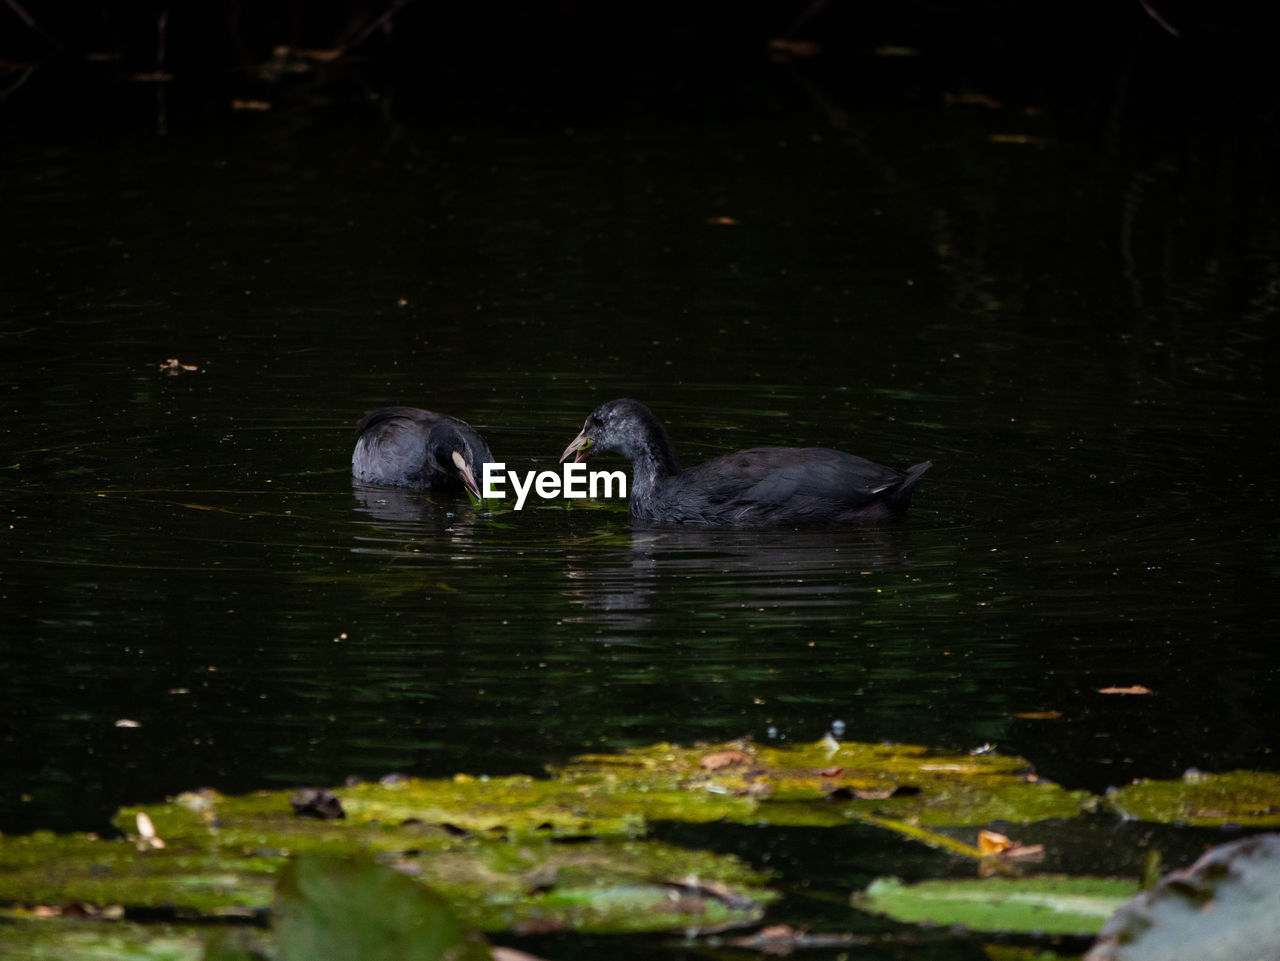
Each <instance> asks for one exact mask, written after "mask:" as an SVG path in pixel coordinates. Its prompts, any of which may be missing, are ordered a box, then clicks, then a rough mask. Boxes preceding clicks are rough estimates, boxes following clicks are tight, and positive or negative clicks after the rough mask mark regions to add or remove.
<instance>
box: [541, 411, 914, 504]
mask: <svg viewBox="0 0 1280 961" xmlns="http://www.w3.org/2000/svg"><path fill="white" fill-rule="evenodd" d="M603 451H613V452H615V453H618V454H621V455H622V456H623V457H625V458H626V459H627V460H629V461H630V462H631V487H630V492H629V494H628V499H629V500H630V503H631V513H632V514H634V515H635V516H636V517H638V518H641V519H644V520H651V521H662V522H671V523H683V524H710V525H717V526H722V527H812V526H839V525H854V524H874V523H878V522H882V521H888V520H893V519H896V518H898V517H901V516H902V515H903V514H904V513H905V512H906V510H907V506H908V505H909V504H910V503H911V495H912V493H913V492H914V490H915V486H916V484H917V483H918V482H919V480H920V477H921V475H923V474H924V472H925V471H927V470H928V469H929V468H930V467H932V466H933V465H932V463H931V462H930V461H924V462H923V463H920V464H916V465H915V466H914V467H912V468H909V469H908V470H906V471H899V470H895V469H894V468H892V467H884V466H882V465H880V464H875V463H872V462H871V461H869V460H864V459H863V458H861V457H855V456H854V455H853V454H846V453H844V452H843V451H838V450H831V449H829V448H826V447H756V448H752V449H751V450H741V451H737V452H736V453H733V454H725V455H724V456H723V457H717V458H715V459H713V460H709V461H706V462H705V463H702V464H698V465H697V466H696V467H690V468H688V469H686V470H682V469H681V468H680V462H679V461H678V460H677V459H676V453H675V449H674V448H673V447H672V446H671V441H670V439H668V437H667V432H666V429H665V428H664V427H663V426H662V424H661V423H660V422H659V421H658V419H657V418H656V417H654V415H653V413H652V412H651V411H650V410H649V408H647V407H646V406H645V405H644V404H642V403H640V402H639V401H636V400H630V399H628V398H622V399H619V400H611V401H609V402H608V403H607V404H602V405H601V406H599V407H597V408H596V409H595V410H594V411H592V412H591V414H590V416H588V417H587V420H586V423H585V424H583V426H582V432H581V433H579V434H578V436H577V437H575V438H574V439H573V441H572V442H571V443H570V444H569V446H568V447H567V448H565V452H564V454H563V455H561V457H560V461H561V462H562V463H563V462H564V461H565V460H567V459H568V458H569V457H570V456H572V457H573V459H574V461H575V462H581V461H585V460H586V459H587V458H588V457H591V456H593V455H595V454H598V453H601V452H603Z"/></svg>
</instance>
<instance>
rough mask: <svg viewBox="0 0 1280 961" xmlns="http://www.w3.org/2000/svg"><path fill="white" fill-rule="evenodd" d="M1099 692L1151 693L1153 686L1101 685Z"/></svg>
mask: <svg viewBox="0 0 1280 961" xmlns="http://www.w3.org/2000/svg"><path fill="white" fill-rule="evenodd" d="M1098 693H1099V694H1150V693H1151V688H1149V687H1143V686H1142V685H1141V684H1134V685H1132V686H1131V687H1100V688H1098Z"/></svg>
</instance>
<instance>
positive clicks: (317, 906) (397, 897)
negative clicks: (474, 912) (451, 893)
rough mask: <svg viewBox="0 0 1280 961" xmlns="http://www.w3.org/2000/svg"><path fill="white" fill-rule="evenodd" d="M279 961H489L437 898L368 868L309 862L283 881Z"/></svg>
mask: <svg viewBox="0 0 1280 961" xmlns="http://www.w3.org/2000/svg"><path fill="white" fill-rule="evenodd" d="M273 929H274V931H275V936H276V945H277V951H278V955H279V958H280V961H350V959H354V958H359V959H360V961H442V959H449V961H490V954H489V948H488V946H487V945H486V944H485V943H484V940H483V939H482V938H481V937H480V936H479V935H477V934H475V933H474V932H472V931H469V930H467V928H466V927H465V926H464V925H463V924H462V923H461V922H460V921H459V920H458V918H457V917H456V916H455V915H454V913H453V912H452V911H451V910H450V908H449V906H448V905H447V904H446V903H445V902H444V900H443V899H441V898H440V896H439V895H437V894H436V893H435V892H433V891H430V890H428V889H427V888H425V887H423V886H422V885H420V884H415V883H414V882H413V881H411V880H409V879H408V878H406V877H404V876H403V875H401V874H398V873H396V872H395V871H393V870H391V869H390V868H388V867H386V866H384V865H381V864H376V863H374V862H373V861H372V860H368V859H364V858H352V857H335V856H331V855H322V854H306V855H302V856H301V857H299V858H297V859H296V860H294V861H292V862H291V863H290V864H289V866H288V867H287V868H285V870H284V871H282V872H281V874H280V881H279V884H278V885H277V888H276V899H275V911H274V922H273Z"/></svg>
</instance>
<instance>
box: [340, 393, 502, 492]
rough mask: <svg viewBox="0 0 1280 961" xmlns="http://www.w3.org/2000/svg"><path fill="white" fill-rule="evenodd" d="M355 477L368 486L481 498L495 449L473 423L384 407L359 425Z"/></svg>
mask: <svg viewBox="0 0 1280 961" xmlns="http://www.w3.org/2000/svg"><path fill="white" fill-rule="evenodd" d="M356 430H357V431H359V434H360V436H359V438H357V440H356V449H355V451H354V452H353V453H352V454H351V476H352V477H354V478H355V479H356V480H357V481H360V482H362V483H365V484H377V485H381V486H386V487H410V488H413V489H415V490H426V489H428V488H432V489H436V490H461V489H462V488H464V487H465V488H466V489H467V490H469V491H470V492H471V493H472V494H474V495H475V496H476V497H479V496H480V485H479V483H478V482H477V481H476V478H477V477H478V476H482V475H483V472H484V465H485V463H486V462H489V461H492V460H493V454H492V453H490V451H489V445H488V444H486V443H485V442H484V438H483V437H481V436H480V435H479V434H478V433H477V432H476V430H475V429H474V428H473V427H471V426H470V425H469V424H466V423H464V422H463V421H460V420H458V419H457V418H456V417H450V416H448V415H447V414H437V413H435V412H434V411H430V410H422V409H420V408H418V407H381V408H379V409H378V410H371V411H369V413H367V414H365V415H364V417H362V418H360V422H359V423H357V424H356Z"/></svg>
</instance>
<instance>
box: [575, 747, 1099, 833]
mask: <svg viewBox="0 0 1280 961" xmlns="http://www.w3.org/2000/svg"><path fill="white" fill-rule="evenodd" d="M555 773H556V775H557V777H558V778H559V779H560V780H561V781H565V782H568V783H572V784H575V785H578V786H579V787H580V788H583V789H584V790H599V789H600V788H601V786H602V785H607V786H608V787H609V788H610V791H609V793H610V794H612V796H614V797H618V798H623V797H625V798H626V799H627V800H628V802H629V803H631V804H633V805H638V806H639V809H640V810H642V811H643V812H644V813H645V816H646V817H648V818H649V819H650V820H662V819H669V820H680V821H699V820H711V819H725V820H730V821H735V822H740V823H755V824H779V825H794V826H811V827H822V826H836V825H839V824H845V823H849V822H850V821H855V820H858V819H859V818H860V817H863V816H871V815H879V816H883V817H889V818H894V819H898V820H907V819H910V820H912V821H914V822H916V823H919V824H928V825H934V826H942V825H952V826H963V825H968V826H975V825H980V824H987V823H989V822H991V821H997V820H1002V821H1011V822H1016V823H1027V822H1032V821H1040V820H1046V819H1049V818H1070V817H1075V816H1076V815H1078V814H1079V813H1080V811H1081V810H1082V809H1083V808H1086V807H1089V806H1091V805H1092V804H1093V803H1094V801H1095V799H1094V798H1093V796H1092V795H1090V794H1089V793H1088V792H1084V791H1066V790H1064V789H1063V788H1061V787H1060V786H1058V785H1056V784H1053V783H1052V782H1049V781H1042V780H1040V779H1039V778H1037V777H1036V775H1035V773H1034V771H1033V769H1032V767H1031V765H1030V763H1029V762H1027V761H1026V760H1024V759H1022V758H1019V757H1008V756H1004V755H1000V754H995V753H990V754H983V755H980V756H977V757H974V756H970V755H968V754H957V753H950V752H945V751H937V750H933V749H930V748H925V747H921V746H919V745H913V744H864V743H858V742H847V743H843V744H837V743H835V742H825V743H824V742H819V743H818V744H813V745H798V746H794V747H786V748H770V747H757V746H756V745H753V744H750V743H748V742H735V743H730V744H719V745H711V746H700V747H690V748H686V747H678V746H676V745H670V744H658V745H654V746H652V747H646V748H636V749H633V750H630V751H626V752H624V753H622V754H616V755H614V754H608V755H603V754H602V755H585V756H583V757H580V758H577V759H576V760H575V761H574V762H573V763H572V764H570V765H567V766H565V767H563V768H558V769H556V772H555ZM734 802H736V803H734ZM815 802H820V803H815Z"/></svg>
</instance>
